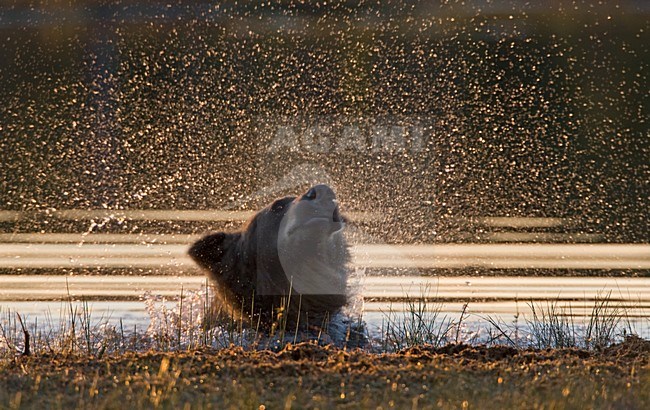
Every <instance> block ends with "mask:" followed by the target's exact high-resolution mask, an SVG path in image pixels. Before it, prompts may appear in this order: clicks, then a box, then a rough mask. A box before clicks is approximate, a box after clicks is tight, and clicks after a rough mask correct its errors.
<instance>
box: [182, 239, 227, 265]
mask: <svg viewBox="0 0 650 410" xmlns="http://www.w3.org/2000/svg"><path fill="white" fill-rule="evenodd" d="M233 236H235V234H227V233H223V232H218V233H214V234H210V235H207V236H204V237H203V238H201V239H199V240H198V241H196V242H195V243H194V245H192V247H190V250H189V251H188V253H189V255H190V256H191V257H192V259H194V262H196V263H197V264H198V265H199V266H201V267H202V268H206V269H211V268H212V266H214V264H215V263H218V262H220V261H221V258H223V255H224V254H225V253H226V251H227V250H228V248H229V247H230V246H232V244H233V243H234V241H233V238H232V237H233Z"/></svg>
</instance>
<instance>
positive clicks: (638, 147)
mask: <svg viewBox="0 0 650 410" xmlns="http://www.w3.org/2000/svg"><path fill="white" fill-rule="evenodd" d="M357 3H359V4H357ZM495 3H499V4H496V5H495V4H492V3H486V2H481V1H477V2H466V3H463V4H462V5H461V4H456V3H451V4H447V2H415V1H403V2H381V5H380V4H379V3H373V2H370V3H368V2H354V1H349V2H342V3H337V6H320V5H319V4H322V3H317V2H309V1H308V2H302V3H298V2H280V4H279V5H276V6H273V7H269V6H267V7H262V6H258V5H255V4H253V2H251V3H250V4H249V3H245V4H244V5H241V4H240V3H234V2H225V3H221V4H220V5H218V6H217V5H214V4H212V3H208V2H205V3H204V2H187V3H183V2H169V4H165V5H159V4H157V3H153V2H151V3H149V2H142V1H122V2H104V3H101V2H74V5H72V6H71V5H69V3H68V2H48V3H47V4H48V5H47V6H45V5H41V4H39V3H38V2H23V1H16V2H12V3H10V4H7V3H3V4H2V5H0V44H1V45H2V46H1V47H0V152H1V153H2V154H1V157H0V209H4V210H23V211H38V210H47V209H49V208H56V209H60V208H93V209H94V208H108V209H213V208H216V209H220V208H231V209H257V208H258V207H259V206H261V205H263V204H265V203H266V202H268V201H269V200H270V199H271V198H272V197H274V196H280V195H283V194H285V193H293V194H295V193H298V192H300V191H301V190H303V189H304V188H306V187H307V186H308V185H309V183H311V182H312V180H313V181H315V180H323V179H326V181H325V182H329V183H331V184H332V185H334V186H335V188H336V190H337V191H338V195H339V197H340V198H341V200H342V202H343V204H344V208H345V209H347V210H348V211H349V210H353V211H374V212H378V213H380V214H381V215H384V216H385V218H384V219H383V221H382V222H381V223H379V224H375V225H372V224H371V225H370V226H368V227H367V229H369V232H370V233H371V234H373V235H375V236H377V237H379V238H381V239H383V240H386V241H390V242H434V241H443V242H444V241H460V240H471V239H472V237H471V235H470V236H469V237H468V236H467V234H466V232H465V231H466V230H467V228H466V224H465V222H463V221H467V220H471V219H472V218H478V217H484V216H527V217H563V218H568V219H569V220H571V221H573V222H572V224H573V228H572V229H579V230H580V231H582V232H595V233H600V234H603V235H604V236H603V237H604V240H605V241H613V242H630V241H631V242H647V241H648V239H649V238H648V235H649V234H648V232H649V230H648V222H647V214H648V204H649V203H650V189H649V187H648V181H649V180H650V167H649V163H650V161H649V160H650V144H649V137H650V135H649V133H648V126H647V118H648V84H647V70H648V63H649V57H650V54H649V52H648V44H650V41H649V39H650V38H649V36H648V33H649V30H650V23H649V22H650V20H649V19H648V16H649V15H650V8H649V7H648V6H647V3H646V2H643V1H639V2H620V3H615V2H603V3H605V4H604V5H603V4H597V3H596V2H559V1H548V2H545V3H541V4H542V5H534V6H532V5H526V3H525V2H517V1H514V2H510V3H502V2H495ZM318 124H321V125H323V124H324V125H325V126H327V127H329V132H330V133H329V134H328V135H329V136H328V138H332V143H333V144H335V143H336V138H337V135H340V134H341V132H342V131H341V130H342V129H344V127H346V126H350V125H355V124H356V125H360V129H362V130H368V129H371V127H373V126H395V125H399V126H404V127H406V129H407V130H412V129H415V128H417V129H421V130H423V138H424V139H423V141H424V144H423V146H422V149H421V150H416V151H411V150H408V149H407V150H406V151H402V152H399V151H392V152H391V151H382V152H371V151H368V152H356V151H347V152H337V151H335V150H334V149H330V150H329V151H326V152H315V150H313V149H308V147H305V146H297V147H295V149H293V150H283V151H282V152H275V153H274V152H269V149H268V148H269V144H270V141H271V140H272V139H273V138H274V137H275V135H276V133H277V130H278V127H279V126H293V127H294V128H295V130H297V132H298V133H300V132H302V131H304V130H306V129H308V127H310V126H314V125H318ZM414 127H415V128H414ZM364 132H365V131H364ZM368 139H369V141H370V136H368ZM292 175H293V176H294V177H295V178H293V177H291V176H292ZM287 176H289V180H290V181H297V182H296V184H297V185H299V186H293V187H291V186H284V187H282V186H280V188H279V189H277V190H273V189H269V187H271V188H272V187H274V186H278V184H277V182H278V181H282V180H283V178H284V179H286V178H287ZM292 178H293V179H292ZM301 181H302V182H301ZM296 184H294V185H296ZM264 189H267V191H268V192H267V191H265V192H267V193H263V194H260V195H257V194H255V193H256V192H258V193H259V192H260V191H261V190H262V191H263V190H264ZM251 195H252V197H251ZM3 226H4V229H12V230H24V231H34V230H37V231H39V230H42V229H47V230H52V231H57V230H70V229H72V230H74V229H77V228H75V227H74V226H71V225H69V224H68V225H61V226H57V225H56V224H54V223H51V224H49V225H47V226H44V225H43V221H42V220H36V219H35V220H33V221H29V220H23V221H22V222H21V223H20V224H18V225H16V224H13V225H11V226H9V225H8V224H6V223H5V224H4V225H3ZM576 227H578V228H576ZM109 228H110V224H109V225H107V229H109ZM110 229H117V230H121V231H124V230H126V231H128V232H134V231H138V229H143V227H142V226H140V227H137V226H133V225H129V226H121V227H117V226H116V227H114V228H110ZM152 229H153V228H152ZM155 229H162V228H160V227H158V228H155ZM164 229H168V230H192V231H193V230H195V229H199V228H197V227H189V226H184V225H182V224H178V225H173V226H167V227H165V228H164ZM201 229H203V228H201Z"/></svg>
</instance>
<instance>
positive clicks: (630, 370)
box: [0, 338, 650, 409]
mask: <svg viewBox="0 0 650 410" xmlns="http://www.w3.org/2000/svg"><path fill="white" fill-rule="evenodd" d="M649 363H650V341H645V340H641V339H638V338H630V339H627V340H626V341H625V342H624V343H622V344H618V345H615V346H612V347H610V348H608V349H605V350H603V351H600V352H589V351H583V350H542V351H540V350H517V349H514V348H509V347H491V348H487V347H475V346H467V345H449V346H446V347H443V348H439V349H434V348H430V347H426V346H423V347H417V348H411V349H408V350H404V351H401V352H398V353H392V354H375V353H368V352H364V351H343V350H339V349H335V348H331V347H319V346H316V345H310V344H300V345H297V346H290V347H287V348H286V349H284V350H282V351H280V352H278V353H273V352H268V351H244V350H242V349H239V348H232V349H224V350H197V351H191V352H176V353H159V352H148V353H131V352H127V353H123V354H119V355H111V356H106V357H102V358H97V357H88V356H60V355H42V356H39V357H18V358H15V359H12V360H4V361H3V362H2V363H1V364H0V369H1V371H0V407H3V408H5V407H12V406H13V407H17V406H20V407H32V408H33V407H39V408H40V407H43V406H48V407H60V406H61V407H69V406H77V407H92V408H118V407H123V406H124V404H125V403H129V406H130V407H131V406H136V407H151V406H161V407H164V408H261V407H260V406H264V407H265V408H287V407H293V408H331V407H341V408H378V407H382V408H390V407H394V408H458V407H461V408H502V407H504V406H505V407H509V408H538V407H556V408H577V407H579V408H585V407H599V408H639V409H641V408H648V405H650V364H649Z"/></svg>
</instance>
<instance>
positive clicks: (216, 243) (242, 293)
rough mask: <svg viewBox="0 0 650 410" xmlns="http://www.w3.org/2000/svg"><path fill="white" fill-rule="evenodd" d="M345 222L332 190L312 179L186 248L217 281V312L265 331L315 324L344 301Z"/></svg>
mask: <svg viewBox="0 0 650 410" xmlns="http://www.w3.org/2000/svg"><path fill="white" fill-rule="evenodd" d="M345 224H346V219H345V218H344V217H343V216H342V215H341V213H340V211H339V206H338V202H337V200H336V196H335V194H334V191H332V189H331V188H330V187H329V186H327V185H316V186H314V187H312V188H310V189H309V190H308V191H307V192H306V193H305V194H303V195H302V196H299V197H285V198H281V199H278V200H276V201H274V202H273V203H272V204H270V205H269V206H267V207H266V208H264V209H262V210H261V211H259V212H258V213H256V214H255V215H254V216H253V217H252V218H251V219H250V220H249V221H248V223H247V224H246V225H245V226H244V228H243V229H242V230H241V231H239V232H231V233H226V232H218V233H213V234H210V235H207V236H205V237H203V238H202V239H200V240H199V241H197V242H196V243H194V244H193V245H192V247H191V248H190V250H189V254H190V256H191V257H192V258H193V259H194V261H196V263H197V264H198V265H199V266H201V267H202V268H203V269H206V270H207V271H208V274H209V277H210V278H211V279H212V280H213V281H214V283H215V284H216V288H217V291H216V294H217V303H216V309H217V310H218V312H219V315H220V316H221V319H224V318H229V319H230V320H232V319H233V318H235V319H236V320H242V321H244V322H247V323H249V324H251V325H252V326H257V325H259V327H260V328H261V329H264V330H267V331H268V330H271V329H273V328H277V326H279V325H284V326H287V327H288V328H295V327H296V326H297V327H299V328H301V329H309V328H314V327H320V326H322V325H323V324H325V322H327V320H328V319H329V318H332V317H333V316H335V315H337V314H339V312H340V311H341V308H342V307H343V306H344V305H345V304H346V302H347V289H346V288H347V279H348V268H347V264H348V262H349V259H350V253H349V250H348V246H347V244H346V241H345V238H344V235H343V230H344V228H345Z"/></svg>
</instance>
